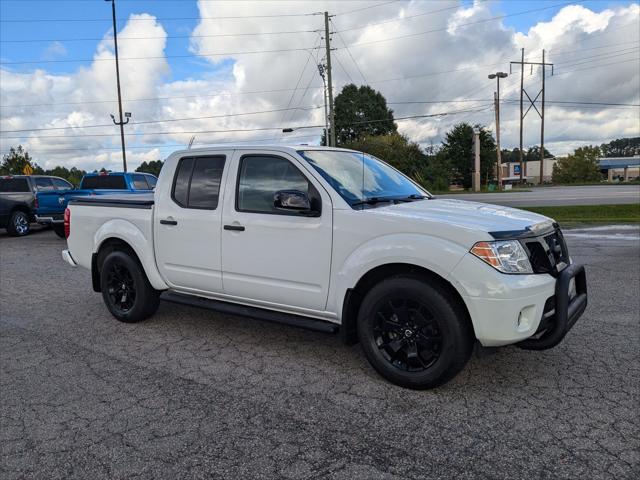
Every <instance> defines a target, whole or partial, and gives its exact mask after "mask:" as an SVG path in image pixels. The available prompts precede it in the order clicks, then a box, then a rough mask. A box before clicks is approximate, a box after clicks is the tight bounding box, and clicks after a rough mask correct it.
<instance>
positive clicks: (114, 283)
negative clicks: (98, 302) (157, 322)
mask: <svg viewBox="0 0 640 480" xmlns="http://www.w3.org/2000/svg"><path fill="white" fill-rule="evenodd" d="M106 274H107V293H108V295H109V300H110V303H111V305H113V307H114V308H115V309H116V310H117V311H118V313H120V314H125V313H127V312H129V311H130V310H131V309H132V308H133V306H134V304H135V301H136V286H135V283H134V281H133V276H132V275H131V272H130V271H129V270H128V269H127V267H126V266H125V265H124V264H122V263H120V262H117V261H116V262H112V263H111V264H110V265H109V269H108V270H107V272H106Z"/></svg>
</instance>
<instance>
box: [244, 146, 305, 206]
mask: <svg viewBox="0 0 640 480" xmlns="http://www.w3.org/2000/svg"><path fill="white" fill-rule="evenodd" d="M278 190H299V191H301V192H304V193H306V194H307V195H309V196H310V198H311V196H312V194H315V188H314V187H313V186H312V185H311V184H310V183H309V181H308V180H307V178H306V177H305V176H304V175H303V174H302V173H301V172H300V170H298V168H296V167H295V166H294V165H293V164H292V163H291V162H290V161H288V160H285V159H284V158H281V157H273V156H265V155H247V156H245V157H242V159H241V161H240V171H239V179H238V197H237V200H236V208H237V210H238V211H245V212H254V213H277V214H281V215H287V213H286V212H282V211H281V210H277V209H276V208H275V206H274V205H273V196H274V194H275V193H276V192H277V191H278ZM313 196H316V195H313Z"/></svg>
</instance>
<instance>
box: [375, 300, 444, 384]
mask: <svg viewBox="0 0 640 480" xmlns="http://www.w3.org/2000/svg"><path fill="white" fill-rule="evenodd" d="M373 332H374V340H375V343H376V345H377V346H378V349H379V350H380V352H381V353H382V355H383V356H384V358H386V359H387V361H388V362H389V363H390V364H391V365H393V366H394V367H396V368H398V369H400V370H403V371H407V372H421V371H424V370H426V369H428V368H430V367H431V366H433V364H434V363H435V362H436V361H437V360H438V358H439V357H440V353H441V352H442V333H441V328H440V325H439V324H438V318H437V317H436V316H435V314H434V313H433V311H432V310H431V309H430V308H429V307H428V306H427V305H425V304H424V303H423V302H421V301H417V300H414V299H411V298H403V297H399V298H392V299H389V300H388V301H387V302H386V303H384V304H382V305H380V307H379V308H378V311H377V312H376V319H375V323H374V327H373Z"/></svg>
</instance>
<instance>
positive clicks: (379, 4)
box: [336, 0, 398, 15]
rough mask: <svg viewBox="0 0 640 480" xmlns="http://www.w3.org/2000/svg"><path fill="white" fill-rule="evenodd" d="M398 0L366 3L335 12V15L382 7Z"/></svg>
mask: <svg viewBox="0 0 640 480" xmlns="http://www.w3.org/2000/svg"><path fill="white" fill-rule="evenodd" d="M397 2H398V0H391V1H387V2H382V3H378V4H377V5H367V6H366V7H360V8H354V9H353V10H347V11H345V12H340V13H336V15H348V14H350V13H356V12H361V11H363V10H371V9H372V8H378V7H382V6H384V5H389V4H390V3H397Z"/></svg>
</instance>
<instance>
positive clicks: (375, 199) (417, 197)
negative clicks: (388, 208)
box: [351, 193, 429, 207]
mask: <svg viewBox="0 0 640 480" xmlns="http://www.w3.org/2000/svg"><path fill="white" fill-rule="evenodd" d="M425 198H429V197H427V196H425V195H418V194H417V193H412V194H411V195H409V196H407V197H370V198H365V199H364V200H359V201H357V202H353V203H352V204H351V206H352V207H355V206H358V205H377V204H379V203H399V202H413V201H414V200H422V199H425Z"/></svg>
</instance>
